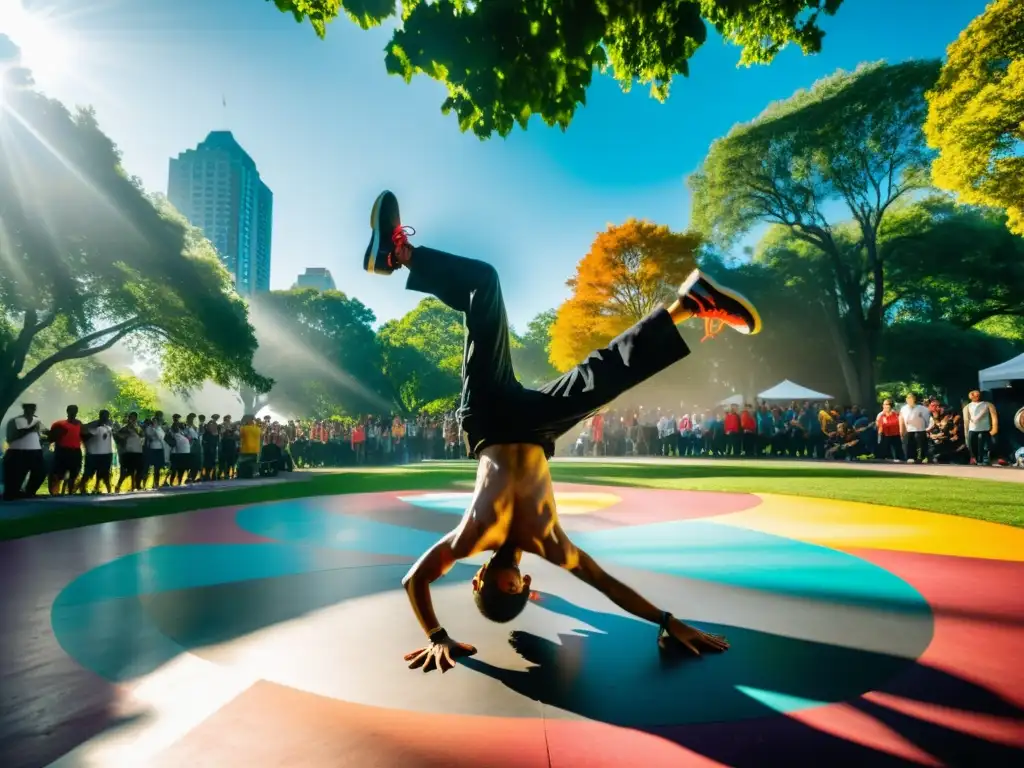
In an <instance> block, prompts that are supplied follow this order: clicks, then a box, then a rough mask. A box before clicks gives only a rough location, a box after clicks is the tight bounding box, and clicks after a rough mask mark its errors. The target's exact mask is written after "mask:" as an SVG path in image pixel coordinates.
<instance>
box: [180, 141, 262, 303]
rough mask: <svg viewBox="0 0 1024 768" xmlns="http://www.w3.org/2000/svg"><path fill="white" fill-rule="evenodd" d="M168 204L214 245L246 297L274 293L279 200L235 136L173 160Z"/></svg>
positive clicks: (201, 145)
mask: <svg viewBox="0 0 1024 768" xmlns="http://www.w3.org/2000/svg"><path fill="white" fill-rule="evenodd" d="M167 198H168V199H169V200H170V201H171V203H172V204H173V205H174V207H175V208H177V209H178V210H179V211H181V213H182V214H183V215H184V216H185V218H186V219H188V220H189V221H190V222H191V223H192V225H193V226H195V227H198V228H199V229H201V230H203V234H205V235H206V238H207V240H209V241H210V242H211V243H213V246H214V247H215V248H216V249H217V253H218V254H219V255H220V258H221V261H222V262H223V263H224V266H225V267H227V269H228V272H230V273H231V275H232V276H233V277H234V279H235V288H236V289H237V290H238V292H239V293H240V294H242V295H251V294H253V293H256V292H257V291H269V290H270V238H271V235H272V234H273V227H274V194H273V193H272V192H271V191H270V188H269V187H267V185H266V184H264V183H263V180H262V179H260V174H259V171H258V170H257V169H256V163H255V162H254V161H253V159H252V158H251V157H250V156H249V153H248V152H246V151H245V150H244V149H242V147H241V145H240V144H239V143H238V142H237V141H236V140H235V137H234V136H233V135H232V134H231V132H230V131H213V132H211V133H210V135H209V136H207V137H206V140H205V141H204V142H203V143H201V144H200V145H199V146H197V147H196V148H195V149H189V150H186V151H185V152H182V153H181V154H180V155H178V156H177V157H174V158H171V162H170V173H169V177H168V181H167Z"/></svg>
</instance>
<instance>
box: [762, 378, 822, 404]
mask: <svg viewBox="0 0 1024 768" xmlns="http://www.w3.org/2000/svg"><path fill="white" fill-rule="evenodd" d="M758 398H759V399H761V400H785V401H787V402H788V401H791V400H831V399H832V395H826V394H824V393H823V392H815V391H814V390H813V389H808V388H807V387H803V386H801V385H799V384H794V383H793V382H792V381H790V380H789V379H786V380H785V381H783V382H781V383H779V384H776V385H775V386H774V387H772V388H771V389H766V390H765V391H764V392H762V393H761V394H759V395H758Z"/></svg>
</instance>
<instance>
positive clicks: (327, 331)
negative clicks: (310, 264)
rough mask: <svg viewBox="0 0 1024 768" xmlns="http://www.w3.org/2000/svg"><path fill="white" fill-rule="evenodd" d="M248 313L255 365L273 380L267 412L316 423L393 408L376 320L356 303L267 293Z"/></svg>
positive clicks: (312, 293) (325, 295) (322, 295)
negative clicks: (297, 415) (253, 334)
mask: <svg viewBox="0 0 1024 768" xmlns="http://www.w3.org/2000/svg"><path fill="white" fill-rule="evenodd" d="M250 314H251V317H252V323H253V327H254V328H255V329H256V338H257V340H258V341H259V349H258V350H257V351H256V357H255V362H256V365H257V366H258V367H259V369H260V370H261V371H264V372H265V373H266V374H267V375H268V376H271V377H272V378H273V379H274V382H275V383H274V386H273V388H272V389H271V390H270V392H269V401H268V404H269V405H270V406H271V408H273V409H274V410H276V411H278V412H288V413H301V414H304V415H309V416H314V417H316V418H330V417H332V416H342V415H349V416H357V415H359V414H360V413H370V412H373V413H377V412H381V411H384V412H386V411H389V410H391V407H392V399H393V398H392V396H391V394H390V392H389V388H388V385H387V382H386V380H385V378H384V375H383V373H382V368H383V360H382V358H381V354H380V350H379V349H378V346H377V339H376V334H375V333H374V330H373V323H374V321H375V317H374V315H373V312H372V311H370V309H368V308H367V307H366V305H364V304H363V303H362V302H361V301H359V300H358V299H354V298H350V297H348V296H346V295H345V294H344V293H342V292H340V291H324V292H320V291H316V290H313V289H310V288H298V289H293V290H290V291H270V292H269V293H262V294H257V295H256V296H254V297H253V298H252V301H251V304H250ZM244 399H245V398H244Z"/></svg>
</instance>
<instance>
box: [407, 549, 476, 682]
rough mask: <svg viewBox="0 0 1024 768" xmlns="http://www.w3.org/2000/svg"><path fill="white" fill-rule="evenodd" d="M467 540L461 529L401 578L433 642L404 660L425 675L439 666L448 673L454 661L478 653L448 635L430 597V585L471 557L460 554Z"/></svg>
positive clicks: (413, 608) (419, 619) (421, 623)
mask: <svg viewBox="0 0 1024 768" xmlns="http://www.w3.org/2000/svg"><path fill="white" fill-rule="evenodd" d="M466 538H467V537H465V536H461V537H460V536H459V529H456V530H454V531H452V532H451V533H449V534H447V535H446V536H445V537H444V538H443V539H441V540H440V541H439V542H437V544H435V545H434V546H432V547H431V548H430V549H429V550H427V552H426V553H425V554H424V555H423V556H422V557H421V558H420V559H419V560H417V561H416V564H415V565H413V567H412V568H411V569H410V570H409V573H408V574H406V576H405V578H404V579H402V586H404V587H405V591H406V593H407V594H408V595H409V602H410V603H411V604H412V610H413V613H415V614H416V619H417V620H418V621H419V623H420V626H421V627H423V631H424V632H425V633H426V634H427V637H428V638H429V639H430V644H429V645H427V646H426V647H424V648H418V649H417V650H415V651H413V652H412V653H409V654H406V656H405V660H406V661H408V662H409V667H410V668H411V669H418V668H419V667H423V671H425V672H426V671H429V670H431V669H433V668H434V667H437V668H439V669H440V670H441V671H442V672H446V671H447V670H449V669H451V668H452V667H453V666H455V661H454V659H456V658H458V657H460V656H472V655H473V654H474V653H476V648H474V647H473V646H471V645H466V644H465V643H459V642H456V641H455V640H452V639H451V638H450V637H448V633H447V632H445V630H444V627H442V626H441V622H440V621H438V618H437V614H436V613H434V602H433V600H432V599H431V597H430V585H431V584H433V583H434V582H435V581H437V580H438V579H439V578H441V577H442V576H444V575H445V574H446V573H448V571H450V570H451V569H452V566H453V565H455V562H456V561H457V560H461V559H462V558H464V557H468V556H469V555H470V554H471V552H469V551H465V552H463V551H460V549H462V546H461V544H459V543H458V542H460V541H462V540H465V539H466Z"/></svg>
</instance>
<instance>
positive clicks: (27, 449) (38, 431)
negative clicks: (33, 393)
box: [4, 403, 46, 501]
mask: <svg viewBox="0 0 1024 768" xmlns="http://www.w3.org/2000/svg"><path fill="white" fill-rule="evenodd" d="M42 432H43V426H42V422H40V421H39V419H38V418H37V417H36V406H35V404H34V403H24V404H23V405H22V406H21V416H15V417H14V418H13V419H11V420H9V421H8V422H7V453H6V454H5V455H4V501H14V500H16V499H24V498H31V497H32V496H35V495H36V492H37V491H38V490H39V488H40V486H41V485H42V484H43V481H44V480H45V479H46V463H45V461H44V459H43V443H42V441H41V440H40V436H41V435H42ZM23 487H24V490H22V489H23Z"/></svg>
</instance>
